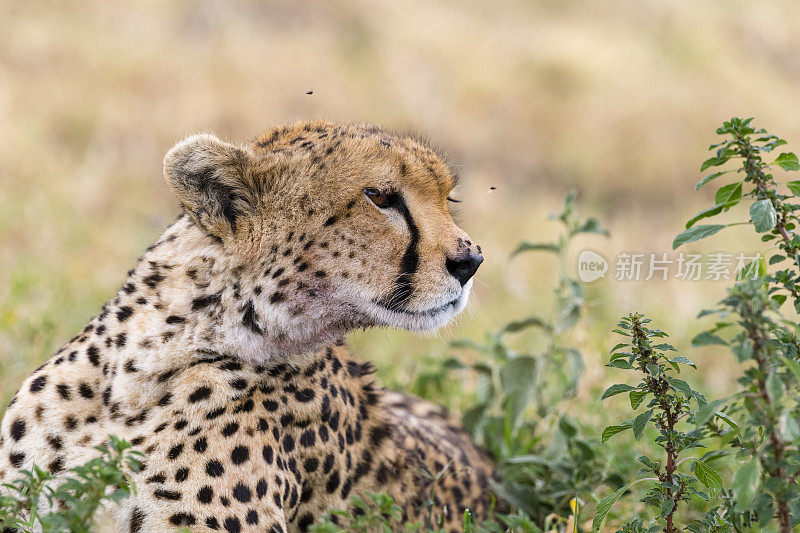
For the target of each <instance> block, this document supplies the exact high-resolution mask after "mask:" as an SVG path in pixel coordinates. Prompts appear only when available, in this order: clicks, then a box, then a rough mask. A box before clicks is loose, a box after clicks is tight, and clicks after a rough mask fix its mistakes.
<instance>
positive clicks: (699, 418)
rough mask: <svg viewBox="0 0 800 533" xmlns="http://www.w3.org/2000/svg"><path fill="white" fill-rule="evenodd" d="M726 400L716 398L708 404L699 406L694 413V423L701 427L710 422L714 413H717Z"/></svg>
mask: <svg viewBox="0 0 800 533" xmlns="http://www.w3.org/2000/svg"><path fill="white" fill-rule="evenodd" d="M724 402H725V400H714V401H713V402H709V403H707V404H704V405H701V406H700V407H698V408H697V412H696V413H695V414H694V423H695V424H696V425H697V427H698V428H699V427H700V426H702V425H703V424H705V423H706V422H708V421H709V420H710V419H711V417H712V416H714V413H716V411H717V409H719V406H720V405H722V404H723V403H724Z"/></svg>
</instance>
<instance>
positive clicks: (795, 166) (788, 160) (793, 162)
mask: <svg viewBox="0 0 800 533" xmlns="http://www.w3.org/2000/svg"><path fill="white" fill-rule="evenodd" d="M773 164H775V165H778V166H780V167H781V168H782V169H783V170H800V161H798V160H797V156H796V155H794V154H793V153H791V152H788V153H782V154H781V155H779V156H778V157H777V159H775V161H774V163H773Z"/></svg>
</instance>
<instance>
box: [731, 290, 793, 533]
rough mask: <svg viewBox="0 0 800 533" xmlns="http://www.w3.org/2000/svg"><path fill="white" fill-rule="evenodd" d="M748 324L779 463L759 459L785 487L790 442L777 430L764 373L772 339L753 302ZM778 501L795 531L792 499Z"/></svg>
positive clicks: (787, 527) (784, 522)
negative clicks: (760, 326) (769, 463)
mask: <svg viewBox="0 0 800 533" xmlns="http://www.w3.org/2000/svg"><path fill="white" fill-rule="evenodd" d="M743 310H744V311H745V313H744V314H745V315H746V316H745V317H744V318H745V326H746V330H747V336H748V338H749V339H750V341H751V342H752V343H753V354H754V357H755V360H756V364H757V365H758V371H759V372H758V379H757V380H756V386H757V387H758V395H759V397H760V398H761V401H762V402H763V403H764V412H765V417H766V424H764V426H765V428H766V429H767V430H768V432H769V443H770V447H771V448H772V459H773V461H774V462H775V467H774V468H768V467H769V466H770V465H768V464H767V463H766V461H765V458H764V457H763V456H762V455H761V454H760V453H759V454H758V455H759V460H760V461H761V463H762V465H764V466H765V467H767V468H765V470H767V472H768V473H769V476H770V477H773V478H777V479H780V480H781V486H783V484H788V483H789V479H788V476H787V473H786V469H785V468H784V467H783V455H784V452H785V450H786V443H785V442H784V441H783V440H782V439H781V438H780V437H779V436H778V433H777V432H776V431H775V428H776V427H777V423H778V421H777V420H776V417H775V413H774V412H773V406H772V399H771V398H770V396H769V392H768V391H767V381H766V379H765V377H764V376H766V375H768V374H769V362H768V360H767V350H768V349H769V348H768V345H767V343H768V341H769V339H768V338H767V335H766V334H765V333H764V332H763V331H762V330H761V329H760V328H759V327H758V324H759V322H760V321H759V320H758V317H757V316H756V315H757V314H760V312H759V311H758V310H754V309H753V308H752V307H751V306H750V305H749V304H747V305H745V307H744V309H743ZM774 496H775V502H776V503H777V505H778V510H777V515H778V521H779V523H780V531H781V533H790V532H791V529H792V528H791V520H790V518H791V517H790V512H789V502H788V501H787V500H786V497H785V496H783V495H782V494H775V495H774Z"/></svg>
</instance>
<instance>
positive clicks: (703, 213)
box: [686, 204, 736, 229]
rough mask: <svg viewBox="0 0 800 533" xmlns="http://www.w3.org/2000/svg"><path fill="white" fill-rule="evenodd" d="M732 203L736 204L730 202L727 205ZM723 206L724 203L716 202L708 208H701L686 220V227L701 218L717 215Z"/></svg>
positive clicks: (689, 226)
mask: <svg viewBox="0 0 800 533" xmlns="http://www.w3.org/2000/svg"><path fill="white" fill-rule="evenodd" d="M734 205H736V204H731V205H730V206H728V207H732V206H734ZM724 207H725V206H724V205H719V204H717V205H714V206H711V207H709V208H708V209H703V210H702V211H700V212H699V213H697V214H696V215H695V216H693V217H692V218H690V219H689V221H688V222H686V229H689V228H691V227H692V226H694V225H695V223H697V222H698V221H700V220H703V219H704V218H709V217H713V216H715V215H719V214H720V213H721V212H722V209H723V208H724Z"/></svg>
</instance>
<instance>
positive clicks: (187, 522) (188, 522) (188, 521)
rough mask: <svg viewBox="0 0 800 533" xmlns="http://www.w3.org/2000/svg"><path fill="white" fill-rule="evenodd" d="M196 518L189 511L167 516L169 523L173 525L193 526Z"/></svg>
mask: <svg viewBox="0 0 800 533" xmlns="http://www.w3.org/2000/svg"><path fill="white" fill-rule="evenodd" d="M196 521H197V520H196V519H195V517H194V515H192V514H189V513H176V514H174V515H172V516H170V517H169V523H170V524H172V525H174V526H193V525H194V524H195V522H196Z"/></svg>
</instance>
